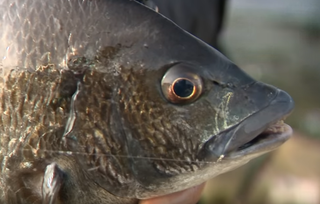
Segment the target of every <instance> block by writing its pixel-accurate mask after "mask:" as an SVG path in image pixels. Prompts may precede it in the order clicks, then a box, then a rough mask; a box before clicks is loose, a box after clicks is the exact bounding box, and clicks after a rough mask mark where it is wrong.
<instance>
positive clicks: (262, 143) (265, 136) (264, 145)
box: [228, 119, 292, 157]
mask: <svg viewBox="0 0 320 204" xmlns="http://www.w3.org/2000/svg"><path fill="white" fill-rule="evenodd" d="M291 135H292V128H291V127H290V126H289V125H288V124H286V123H284V119H282V120H279V121H277V122H275V123H274V124H271V125H270V126H268V127H267V128H266V129H265V130H263V131H262V132H261V133H260V134H258V135H257V136H256V137H254V138H253V139H252V140H250V141H249V142H246V143H244V144H243V145H241V146H239V147H238V148H237V149H235V150H234V151H231V152H230V153H229V154H228V157H239V156H242V155H245V154H248V153H253V152H255V151H257V150H259V151H262V150H263V149H264V150H265V151H272V150H273V149H275V148H277V147H278V146H280V145H281V144H282V143H284V142H285V141H287V140H288V139H289V138H290V137H291Z"/></svg>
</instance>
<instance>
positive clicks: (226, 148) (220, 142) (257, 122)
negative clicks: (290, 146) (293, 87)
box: [204, 89, 294, 159]
mask: <svg viewBox="0 0 320 204" xmlns="http://www.w3.org/2000/svg"><path fill="white" fill-rule="evenodd" d="M293 107H294V102H293V100H292V98H291V96H290V95H289V94H287V93H286V92H284V91H282V90H280V89H277V95H276V96H275V98H274V99H273V100H272V101H271V102H270V103H269V105H268V106H266V107H265V108H263V109H262V110H260V111H258V112H256V113H254V114H252V115H250V116H249V117H247V118H246V119H244V120H243V121H241V122H240V123H239V124H237V125H236V126H233V127H231V128H229V129H228V130H226V131H224V132H222V133H220V134H218V135H216V136H213V137H211V138H210V139H209V140H208V141H207V142H206V144H205V148H204V149H206V150H205V151H207V153H206V154H205V155H206V156H208V153H209V155H210V156H209V157H210V158H212V157H214V158H220V157H221V156H223V158H226V159H227V158H236V157H242V156H245V155H249V154H256V153H259V154H262V153H264V152H268V151H272V150H274V149H276V148H277V147H279V146H280V145H281V144H283V143H284V142H285V141H287V140H288V139H289V138H290V136H291V134H292V128H291V127H290V126H289V125H287V124H285V123H283V124H282V126H281V127H282V128H283V130H282V131H280V132H270V133H267V132H266V130H267V129H268V128H270V127H272V125H275V124H277V122H278V121H281V120H282V119H283V118H285V117H287V116H288V115H290V113H291V112H292V110H293ZM262 136H263V137H262ZM259 137H261V138H260V139H259ZM250 142H251V144H250V145H248V146H247V147H246V144H248V143H250Z"/></svg>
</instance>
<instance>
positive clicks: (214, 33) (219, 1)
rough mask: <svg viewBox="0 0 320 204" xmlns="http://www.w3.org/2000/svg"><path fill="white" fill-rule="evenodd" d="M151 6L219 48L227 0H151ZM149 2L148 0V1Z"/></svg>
mask: <svg viewBox="0 0 320 204" xmlns="http://www.w3.org/2000/svg"><path fill="white" fill-rule="evenodd" d="M149 2H152V3H153V4H151V3H149V4H151V5H150V6H151V7H152V6H153V7H154V8H157V10H158V11H159V13H161V14H163V15H164V16H166V17H168V18H169V19H171V20H172V21H173V22H175V23H176V24H177V25H179V26H180V27H181V28H183V29H184V30H186V31H188V32H189V33H191V34H193V35H195V36H197V37H198V38H200V39H202V40H203V41H204V42H206V43H208V44H209V45H211V46H213V47H214V48H217V47H218V46H219V43H218V38H219V35H220V32H221V29H222V25H223V19H224V16H225V10H226V8H225V7H226V4H227V0H214V1H212V0H198V1H194V0H174V1H172V0H149ZM147 3H148V1H147Z"/></svg>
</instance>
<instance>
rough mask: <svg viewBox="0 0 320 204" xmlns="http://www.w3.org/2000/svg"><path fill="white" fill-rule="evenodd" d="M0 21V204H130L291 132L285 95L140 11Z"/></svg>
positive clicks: (135, 6)
mask: <svg viewBox="0 0 320 204" xmlns="http://www.w3.org/2000/svg"><path fill="white" fill-rule="evenodd" d="M0 13H1V17H0V30H1V32H0V73H1V74H0V113H1V114H0V115H1V117H0V164H1V169H0V203H5V204H31V203H32V204H40V203H41V204H43V203H49V204H66V203H77V204H96V203H103V204H111V203H112V204H136V203H138V202H139V200H140V199H148V198H152V197H156V196H161V195H166V194H169V193H173V192H178V191H181V190H184V189H187V188H190V187H193V186H196V185H199V184H201V183H203V182H205V181H207V180H209V179H211V178H213V177H215V176H217V175H219V174H222V173H224V172H227V171H231V170H233V169H235V168H237V167H239V166H241V165H244V164H245V163H247V162H248V161H250V160H251V159H253V158H256V157H258V156H260V155H262V154H265V153H267V152H270V151H272V150H275V149H276V148H278V147H279V146H281V145H282V144H283V143H284V142H285V141H287V140H288V139H289V138H290V136H291V133H292V128H291V127H290V126H289V125H287V124H285V123H284V122H283V120H284V119H285V118H286V117H287V116H288V115H289V114H290V113H291V112H292V110H293V107H294V102H293V99H292V98H291V97H290V95H289V94H288V93H286V92H285V91H283V90H280V89H278V88H276V87H274V86H271V85H267V84H264V83H262V82H258V81H256V80H254V79H253V78H252V77H250V76H249V75H247V74H246V73H245V72H244V71H242V70H241V69H240V68H239V67H238V66H237V65H235V64H234V63H233V62H231V61H230V60H229V59H227V58H226V57H225V56H224V55H222V54H221V53H220V52H218V51H217V50H216V49H214V48H212V47H211V46H209V45H207V44H206V43H204V42H203V41H201V40H199V39H197V38H196V37H194V36H192V35H191V34H189V33H188V32H186V31H184V30H183V29H181V28H180V27H178V26H177V25H175V24H174V23H173V22H172V21H170V20H168V19H167V18H165V17H164V16H162V15H161V14H159V13H157V12H155V11H153V10H152V9H149V8H147V7H145V6H143V5H141V4H139V3H137V2H135V1H131V0H0Z"/></svg>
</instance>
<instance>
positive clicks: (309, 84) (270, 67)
mask: <svg viewBox="0 0 320 204" xmlns="http://www.w3.org/2000/svg"><path fill="white" fill-rule="evenodd" d="M168 1H169V0H154V2H155V4H156V5H157V6H158V9H159V12H160V13H161V12H163V13H164V14H165V15H167V16H168V17H169V18H172V19H173V20H174V21H175V20H177V21H176V22H177V23H178V24H179V23H180V26H181V27H183V28H185V29H187V30H189V31H190V32H192V33H193V34H195V35H198V36H199V37H201V38H202V39H203V40H205V41H207V42H208V43H210V44H211V45H213V46H215V47H217V48H218V49H219V50H221V51H222V52H223V53H224V54H225V55H226V56H227V57H228V58H230V59H231V60H232V61H234V62H235V64H237V65H238V66H239V67H241V68H242V69H244V70H245V71H246V72H248V73H249V74H250V75H251V76H253V77H254V78H255V79H257V80H261V81H264V82H266V83H269V84H272V85H274V86H277V87H279V88H281V89H283V90H286V91H287V92H288V93H289V94H290V95H291V96H292V97H293V98H294V100H295V103H296V108H295V110H294V112H293V114H292V115H291V116H290V117H289V118H288V119H287V120H286V123H288V124H290V125H291V126H292V127H293V128H294V136H293V138H292V139H290V140H289V141H288V142H287V143H285V144H284V145H283V146H282V147H281V148H279V149H278V150H277V151H274V152H272V153H269V154H267V155H265V156H262V157H260V158H258V159H255V160H253V161H251V162H250V163H249V164H247V165H245V166H243V167H241V168H239V169H237V170H234V171H232V172H229V173H227V174H224V175H221V176H218V177H216V178H215V179H213V180H211V181H209V182H208V183H207V186H206V189H205V191H204V194H203V198H202V200H201V201H200V204H320V0H281V1H279V0H268V1H265V0H228V1H224V0H198V1H195V0H192V1H193V5H192V6H191V7H190V8H188V7H187V6H185V5H186V4H187V3H186V2H187V1H188V0H183V1H182V0H180V4H181V2H183V6H181V5H179V3H178V2H179V0H174V1H173V0H170V1H171V3H170V4H171V7H166V5H165V4H167V3H168ZM189 1H190V0H189ZM165 2H167V3H165ZM173 2H175V3H173ZM208 2H211V4H212V2H215V3H213V4H215V5H214V7H210V5H208V4H210V3H208ZM202 3H204V4H207V5H205V6H199V5H197V6H196V5H195V4H202ZM172 4H176V5H174V6H172ZM188 9H190V11H189V10H188ZM208 9H209V10H208ZM179 12H180V13H185V16H183V15H181V16H179ZM212 14H215V16H212ZM195 18H196V20H195ZM208 18H214V19H216V20H212V19H211V20H207V19H208ZM221 25H222V26H221ZM210 26H211V27H213V28H214V29H213V31H212V30H210ZM201 27H204V28H206V29H205V30H204V31H201ZM198 31H199V32H198ZM197 32H198V33H197ZM201 32H202V33H203V32H205V33H206V34H210V35H211V36H214V39H206V37H205V35H204V36H201V35H202V34H201ZM211 32H213V33H211Z"/></svg>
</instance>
